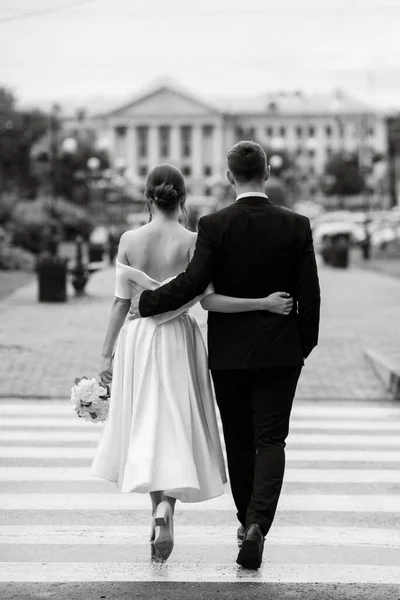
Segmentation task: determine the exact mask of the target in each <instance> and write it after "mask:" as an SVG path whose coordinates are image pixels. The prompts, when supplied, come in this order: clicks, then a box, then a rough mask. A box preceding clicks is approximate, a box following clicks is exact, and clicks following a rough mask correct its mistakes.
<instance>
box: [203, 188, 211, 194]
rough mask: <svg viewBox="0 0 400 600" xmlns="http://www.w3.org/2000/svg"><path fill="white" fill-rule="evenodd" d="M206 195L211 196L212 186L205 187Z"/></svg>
mask: <svg viewBox="0 0 400 600" xmlns="http://www.w3.org/2000/svg"><path fill="white" fill-rule="evenodd" d="M204 195H205V196H211V188H210V187H209V186H208V185H207V186H206V187H205V189H204Z"/></svg>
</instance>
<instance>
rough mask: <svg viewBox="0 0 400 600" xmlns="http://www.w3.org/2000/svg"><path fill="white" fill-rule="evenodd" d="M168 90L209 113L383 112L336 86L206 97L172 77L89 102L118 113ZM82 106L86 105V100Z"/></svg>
mask: <svg viewBox="0 0 400 600" xmlns="http://www.w3.org/2000/svg"><path fill="white" fill-rule="evenodd" d="M166 92H169V93H170V94H174V95H176V96H177V97H180V98H181V99H182V100H186V101H187V102H188V103H191V104H192V105H193V107H195V106H197V107H198V109H199V110H200V109H203V110H204V111H208V112H209V113H215V114H218V113H220V114H227V115H232V116H234V115H237V116H242V115H243V116H244V115H247V116H267V115H271V116H275V115H276V116H279V115H280V114H281V115H283V116H291V115H292V116H294V117H295V116H302V117H304V116H310V117H311V116H319V115H329V114H332V115H335V114H348V115H352V114H354V115H359V114H370V115H372V114H378V113H380V112H381V111H379V110H376V109H374V108H373V107H372V106H370V105H368V104H367V103H365V102H361V101H360V100H358V99H356V98H353V97H352V96H349V95H347V94H346V93H344V92H343V91H340V90H336V91H335V92H332V93H331V94H327V93H326V94H310V95H309V94H306V93H303V92H302V91H298V90H295V91H292V92H290V91H289V92H285V91H281V92H272V93H271V92H270V93H268V92H265V93H262V94H254V95H252V96H240V95H238V96H229V97H214V98H209V99H203V98H202V97H201V96H200V95H198V94H195V93H193V92H191V91H188V90H186V89H185V88H184V87H182V86H181V85H180V84H179V83H176V82H175V81H173V80H171V79H169V78H163V79H158V80H157V81H155V82H153V83H152V84H151V85H150V86H148V87H146V88H145V89H143V90H141V91H140V92H139V93H137V94H135V95H134V96H133V97H131V98H130V99H127V100H126V101H116V100H115V99H112V98H96V99H95V98H93V101H90V100H89V99H88V100H87V102H86V104H87V107H88V109H89V112H90V116H91V118H96V117H102V116H108V115H117V114H118V113H120V112H121V113H123V112H124V111H126V110H129V109H130V108H132V109H134V108H135V107H137V106H139V105H141V104H144V103H145V102H146V101H148V100H150V99H152V98H155V97H157V96H158V95H161V94H165V93H166ZM79 106H82V103H81V104H80V105H79ZM72 112H73V111H72V110H71V107H70V106H68V110H67V113H68V114H71V113H72Z"/></svg>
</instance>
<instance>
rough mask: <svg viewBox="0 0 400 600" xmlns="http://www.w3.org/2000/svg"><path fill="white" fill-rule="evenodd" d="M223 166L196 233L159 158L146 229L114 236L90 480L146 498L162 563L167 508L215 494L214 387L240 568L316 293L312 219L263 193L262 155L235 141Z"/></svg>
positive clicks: (310, 328)
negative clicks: (224, 181) (222, 195)
mask: <svg viewBox="0 0 400 600" xmlns="http://www.w3.org/2000/svg"><path fill="white" fill-rule="evenodd" d="M227 163H228V169H227V177H228V179H229V181H230V183H231V184H232V186H233V188H234V190H235V192H236V195H237V198H236V202H233V203H232V205H230V206H228V207H226V208H224V209H222V210H220V211H218V212H215V213H213V214H210V215H208V216H205V217H202V218H201V219H200V221H199V227H198V229H199V231H198V234H195V233H193V232H190V231H188V230H187V229H185V228H184V226H183V225H181V224H180V221H181V215H182V213H185V200H186V187H185V181H184V178H183V176H182V173H181V171H180V170H179V169H177V168H176V167H174V166H172V165H169V164H161V165H158V166H156V167H154V168H153V169H152V171H151V172H150V173H149V176H148V179H147V183H146V189H145V196H146V200H147V202H148V207H149V212H150V221H149V223H148V224H147V225H144V226H143V227H141V228H140V229H138V230H135V231H127V232H126V233H124V234H123V236H122V237H121V241H120V244H119V250H118V258H117V263H116V289H115V299H114V302H113V306H112V310H111V316H110V321H109V325H108V329H107V333H106V336H105V342H104V347H103V351H102V361H101V368H100V371H101V379H102V381H103V382H104V383H110V382H112V387H111V398H110V410H109V414H108V418H107V421H106V422H105V425H104V430H103V433H102V437H101V439H100V442H99V445H98V448H97V451H96V455H95V459H94V462H93V466H92V474H93V475H94V476H96V477H100V478H102V479H105V480H109V481H113V482H116V483H117V484H118V486H119V487H120V489H121V491H122V492H139V493H149V494H150V497H151V502H152V522H151V536H150V544H151V554H152V557H153V558H154V559H155V560H160V561H164V560H166V559H167V558H168V557H169V555H170V554H171V552H172V549H173V545H174V531H173V520H174V508H175V503H176V500H180V501H181V502H202V501H204V500H208V499H210V498H214V497H216V496H220V495H222V494H223V493H224V484H225V483H226V482H227V477H226V472H225V465H224V457H223V453H222V446H221V440H220V436H219V429H218V424H217V417H216V409H215V402H214V391H213V387H214V390H215V399H216V403H217V405H218V409H219V412H220V415H221V420H222V426H223V434H224V439H225V445H226V452H227V462H228V471H229V480H230V485H231V489H232V495H233V499H234V502H235V505H236V508H237V518H238V521H239V524H240V525H239V527H238V531H237V541H238V544H239V554H238V557H237V563H238V564H239V565H242V566H243V567H246V568H249V569H257V568H259V567H260V565H261V561H262V554H263V549H264V539H265V536H266V535H267V534H268V531H269V529H270V527H271V525H272V522H273V519H274V515H275V511H276V508H277V504H278V500H279V496H280V492H281V487H282V481H283V476H284V470H285V439H286V437H287V435H288V432H289V418H290V412H291V408H292V403H293V398H294V395H295V390H296V385H297V382H298V379H299V376H300V372H301V369H302V366H303V364H304V359H305V358H307V357H308V355H309V354H310V352H311V351H312V349H313V348H314V347H315V346H316V344H317V341H318V327H319V310H320V290H319V282H318V274H317V267H316V261H315V254H314V248H313V241H312V234H311V228H310V222H309V220H308V219H307V218H306V217H304V216H301V215H298V214H295V213H293V212H291V211H289V210H287V209H285V208H281V207H278V206H274V205H273V204H272V203H271V202H270V200H269V199H268V197H267V196H266V195H265V193H264V189H265V180H266V179H267V178H268V176H269V167H268V166H267V160H266V155H265V152H264V150H263V149H262V148H261V146H259V145H258V144H256V143H255V142H251V141H242V142H239V143H238V144H236V145H235V146H234V147H233V148H232V149H231V150H230V152H229V153H228V157H227ZM197 302H201V304H202V306H203V308H204V309H206V310H207V311H209V312H208V353H209V356H208V363H207V351H206V348H205V345H204V342H203V338H202V335H201V332H200V329H199V327H198V324H197V322H196V320H195V319H194V317H193V316H192V315H191V314H190V312H189V308H190V307H192V306H193V305H194V304H195V303H197ZM114 347H115V354H114V355H113V353H114ZM210 371H211V376H212V380H213V383H214V386H212V383H211V377H210Z"/></svg>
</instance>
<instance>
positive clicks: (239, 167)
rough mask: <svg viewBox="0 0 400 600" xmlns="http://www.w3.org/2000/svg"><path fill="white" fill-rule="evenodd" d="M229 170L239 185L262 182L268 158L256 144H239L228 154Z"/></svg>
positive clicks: (245, 142)
mask: <svg viewBox="0 0 400 600" xmlns="http://www.w3.org/2000/svg"><path fill="white" fill-rule="evenodd" d="M227 160H228V169H229V170H230V172H231V173H232V175H233V177H234V178H235V179H236V181H237V182H238V183H246V182H249V181H261V180H262V179H264V177H265V172H266V168H267V156H266V154H265V152H264V150H263V148H262V147H261V146H260V144H257V143H256V142H247V141H243V142H238V143H237V144H235V145H234V146H233V148H232V149H231V150H229V152H228V156H227Z"/></svg>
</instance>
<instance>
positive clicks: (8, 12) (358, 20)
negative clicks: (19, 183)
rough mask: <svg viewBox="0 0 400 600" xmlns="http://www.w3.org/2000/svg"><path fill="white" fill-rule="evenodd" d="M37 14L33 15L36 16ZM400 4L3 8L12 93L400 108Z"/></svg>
mask: <svg viewBox="0 0 400 600" xmlns="http://www.w3.org/2000/svg"><path fill="white" fill-rule="evenodd" d="M24 15H25V16H24ZM399 23H400V2H399V0H392V1H389V0H199V1H198V2H193V1H192V0H80V1H79V0H76V1H75V2H74V1H73V0H69V1H68V0H0V85H7V86H10V87H11V88H12V89H13V90H14V91H15V92H16V94H17V96H18V98H19V99H20V101H21V102H22V103H24V104H26V103H32V102H43V101H53V100H57V101H60V100H61V101H62V100H64V99H69V100H72V101H73V102H74V103H77V104H79V103H83V102H85V101H86V99H87V98H95V97H105V98H116V99H120V98H124V99H125V98H126V97H129V96H130V95H134V94H135V93H136V92H137V91H140V89H141V88H142V87H146V86H148V85H149V84H151V83H152V82H153V81H154V80H156V79H158V78H160V77H164V76H168V77H170V78H172V79H175V80H176V81H177V82H179V83H180V84H181V86H183V87H186V88H188V89H189V90H191V91H193V92H194V93H196V92H198V93H200V94H201V95H202V96H203V97H205V98H212V97H213V96H222V95H223V96H226V95H231V94H237V95H246V94H253V93H258V92H263V91H274V90H292V89H302V90H304V91H305V92H318V91H321V92H325V91H330V90H332V89H334V88H336V87H341V88H343V89H345V90H347V91H348V92H349V93H351V94H352V95H355V96H357V97H358V98H359V99H361V100H365V101H369V102H370V103H371V104H375V105H378V106H382V107H397V108H399V109H400V28H399Z"/></svg>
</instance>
